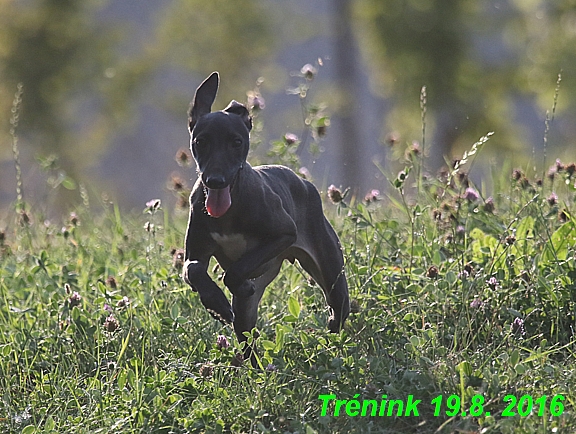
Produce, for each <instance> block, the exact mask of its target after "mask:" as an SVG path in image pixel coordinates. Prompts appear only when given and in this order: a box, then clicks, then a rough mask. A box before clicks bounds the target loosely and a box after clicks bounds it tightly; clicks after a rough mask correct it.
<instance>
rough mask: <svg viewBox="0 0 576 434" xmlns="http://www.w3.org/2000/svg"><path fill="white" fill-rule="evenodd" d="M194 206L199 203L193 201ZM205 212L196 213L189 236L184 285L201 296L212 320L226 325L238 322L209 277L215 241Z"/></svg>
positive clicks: (187, 238) (226, 301)
mask: <svg viewBox="0 0 576 434" xmlns="http://www.w3.org/2000/svg"><path fill="white" fill-rule="evenodd" d="M193 203H195V202H194V201H193ZM203 218H204V216H203V212H202V209H200V210H198V209H196V210H194V209H193V210H192V211H191V213H190V219H189V221H188V230H187V232H186V241H185V245H186V252H185V256H184V257H185V259H186V261H185V263H184V268H183V270H182V277H183V278H184V281H185V282H186V283H187V284H188V285H190V286H191V287H192V289H194V290H195V291H196V292H198V294H199V295H200V301H201V302H202V304H203V305H204V307H206V309H207V310H208V312H210V314H212V316H213V317H214V318H216V319H218V320H220V321H222V322H224V323H232V322H234V313H233V312H232V306H230V302H229V301H228V299H227V298H226V296H225V295H224V293H223V292H222V290H221V289H220V287H219V286H218V285H217V284H216V282H214V281H213V280H212V279H211V278H210V276H209V275H208V272H207V270H208V263H209V262H210V258H211V257H212V255H213V253H214V246H213V240H211V239H210V238H209V237H207V236H206V234H207V233H208V230H207V229H206V227H205V224H204V223H203Z"/></svg>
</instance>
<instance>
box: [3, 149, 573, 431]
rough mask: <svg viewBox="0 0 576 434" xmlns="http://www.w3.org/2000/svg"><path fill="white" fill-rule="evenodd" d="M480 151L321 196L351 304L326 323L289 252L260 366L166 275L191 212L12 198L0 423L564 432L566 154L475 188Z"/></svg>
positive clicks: (568, 332) (270, 297)
mask: <svg viewBox="0 0 576 434" xmlns="http://www.w3.org/2000/svg"><path fill="white" fill-rule="evenodd" d="M481 144H482V141H481V142H479V143H478V144H477V145H475V147H473V148H472V150H471V151H470V152H469V153H468V155H465V156H464V157H465V158H463V160H462V161H461V162H460V163H458V164H457V165H456V167H455V168H454V170H453V171H452V172H447V173H446V174H444V176H443V177H440V178H439V179H428V178H426V177H423V176H420V171H419V170H418V156H417V155H416V154H417V153H414V155H413V156H412V157H411V158H410V156H409V158H408V163H407V164H406V168H405V169H404V170H403V171H402V172H400V173H399V174H398V177H397V178H396V179H395V180H392V184H393V186H394V187H393V188H392V189H391V192H390V195H389V197H386V198H382V197H380V196H379V195H377V194H376V193H377V192H373V194H372V195H369V196H368V197H366V199H365V200H364V201H362V200H360V201H356V203H355V204H352V205H351V204H350V203H349V201H348V198H345V199H344V201H341V202H338V201H339V197H338V196H339V194H338V193H339V192H338V191H335V190H331V191H332V195H331V197H332V199H333V200H334V201H336V202H338V203H336V204H335V203H330V201H328V200H327V201H326V205H325V207H326V211H327V213H328V215H330V216H331V220H332V221H333V222H334V225H335V227H336V229H337V232H338V233H339V235H340V237H341V240H342V244H343V248H344V254H345V259H346V271H347V276H348V281H349V286H350V292H351V299H352V310H353V313H352V314H351V316H350V318H349V320H348V322H347V324H346V327H345V329H344V331H343V332H342V333H340V334H338V335H331V334H329V333H328V332H327V330H326V321H327V316H328V313H327V310H326V305H325V301H324V299H323V296H322V293H321V291H320V289H319V288H318V287H317V286H315V285H314V283H313V282H311V281H309V280H308V278H307V276H306V275H305V274H304V273H303V271H302V269H301V268H300V267H298V266H292V265H290V264H287V265H286V266H285V267H284V269H283V271H282V272H281V273H280V275H279V277H278V278H277V279H276V280H275V281H274V282H273V284H272V285H270V287H269V288H268V291H267V293H266V294H265V296H264V299H263V301H262V303H261V306H260V319H259V322H258V326H257V329H258V333H257V334H254V335H253V336H254V339H255V345H256V347H257V348H258V354H259V357H260V362H261V364H262V369H252V368H251V367H250V366H249V364H246V363H242V361H241V360H239V358H238V356H237V354H238V353H239V352H240V351H241V350H240V347H239V346H238V344H237V342H236V339H235V337H234V334H233V331H232V329H231V328H230V327H224V326H222V325H220V324H219V323H218V322H216V321H215V320H213V319H212V318H211V317H210V316H209V314H208V313H207V312H206V311H205V309H204V308H203V307H202V306H201V303H200V300H199V298H198V295H197V294H196V293H194V292H192V291H191V290H190V289H189V288H188V287H187V286H186V285H185V284H184V282H183V281H182V279H181V278H180V274H179V273H180V267H181V262H182V261H181V259H182V258H181V255H182V253H181V251H179V250H175V249H178V248H180V247H181V246H182V245H183V238H184V229H185V224H186V216H185V215H183V214H182V213H180V214H178V213H175V212H174V210H172V209H165V208H163V207H161V206H158V205H159V204H158V203H150V204H149V205H148V208H147V212H146V213H144V214H142V215H140V216H138V215H136V216H134V215H132V216H128V215H122V214H121V213H120V212H119V211H118V209H117V208H116V207H115V206H114V205H112V204H108V205H98V206H94V205H92V206H91V205H89V204H88V203H87V202H86V201H85V203H84V205H83V206H80V207H78V209H76V211H75V213H74V214H72V215H67V216H63V217H62V218H61V219H60V220H59V221H56V220H52V221H51V222H44V218H43V217H42V216H41V215H40V214H39V213H34V212H30V211H24V210H20V211H19V208H18V205H17V206H16V212H14V213H13V215H12V216H11V217H9V218H8V220H7V221H6V227H5V228H4V229H3V230H2V232H0V297H1V301H0V328H1V330H2V333H1V334H0V393H1V397H0V432H3V433H23V434H32V433H40V432H41V433H185V432H234V433H236V432H246V433H248V432H258V433H260V432H263V433H265V432H280V433H286V432H289V433H295V432H298V433H316V432H318V433H334V432H339V433H344V432H353V433H360V432H373V433H399V432H402V433H404V432H405V433H412V432H421V433H434V432H441V433H448V432H450V433H451V432H458V433H476V432H478V433H479V432H482V433H535V432H559V433H567V432H574V431H576V414H575V413H574V405H573V404H574V399H576V395H575V392H574V391H575V390H576V373H575V372H576V371H575V370H574V362H575V360H574V338H573V333H574V326H575V316H576V313H575V309H576V303H575V302H576V255H575V246H576V230H575V223H576V219H575V218H574V217H573V215H574V208H575V207H574V197H575V194H574V191H575V189H574V181H575V180H576V173H575V172H576V166H575V165H574V164H562V163H560V162H557V163H556V164H555V165H553V166H552V169H551V171H550V172H548V173H544V174H540V176H536V175H533V174H531V175H528V176H527V175H525V174H524V173H523V172H522V171H520V170H516V171H512V170H509V171H504V173H503V174H502V168H501V167H499V168H497V169H496V170H498V171H500V172H499V174H494V175H493V177H492V181H493V184H494V187H493V191H492V192H491V193H490V195H491V197H486V196H485V195H484V194H483V193H484V192H483V191H481V190H482V189H481V188H477V187H476V186H474V185H472V184H471V183H469V181H468V179H467V177H466V176H465V173H466V171H467V170H468V169H469V167H470V164H471V163H472V162H473V160H472V159H473V154H474V153H475V152H476V151H477V150H478V148H479V147H480V145H481ZM412 160H413V163H412V162H411V161H412ZM411 169H412V170H411ZM410 170H411V171H410ZM408 186H410V188H408ZM415 186H416V187H415ZM324 195H325V194H324ZM325 196H326V195H325ZM143 207H144V204H143ZM219 273H220V270H218V269H216V268H215V269H214V275H215V276H218V274H219ZM386 400H388V404H387V405H388V407H386V406H384V402H385V401H386ZM391 400H395V402H391ZM399 401H402V403H403V406H404V407H403V409H400V405H401V404H400V402H399ZM376 410H377V411H376ZM323 413H325V415H322V414H323Z"/></svg>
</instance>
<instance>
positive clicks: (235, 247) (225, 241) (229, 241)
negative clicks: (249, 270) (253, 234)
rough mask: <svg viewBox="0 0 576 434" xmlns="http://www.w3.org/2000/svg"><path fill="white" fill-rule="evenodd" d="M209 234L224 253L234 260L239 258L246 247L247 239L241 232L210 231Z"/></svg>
mask: <svg viewBox="0 0 576 434" xmlns="http://www.w3.org/2000/svg"><path fill="white" fill-rule="evenodd" d="M210 236H211V237H212V239H213V240H214V241H216V244H218V245H219V246H220V248H221V249H222V251H223V252H224V254H225V255H226V256H227V257H228V258H230V259H231V260H232V261H234V262H236V261H237V260H238V259H240V257H241V256H242V255H243V254H244V253H245V252H246V249H247V248H248V240H247V239H246V237H245V236H244V235H242V234H220V233H218V232H210Z"/></svg>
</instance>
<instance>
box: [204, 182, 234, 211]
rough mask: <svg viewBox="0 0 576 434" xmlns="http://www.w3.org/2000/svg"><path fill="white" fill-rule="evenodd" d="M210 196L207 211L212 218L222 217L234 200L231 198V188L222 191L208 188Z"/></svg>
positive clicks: (207, 201) (207, 199) (207, 197)
mask: <svg viewBox="0 0 576 434" xmlns="http://www.w3.org/2000/svg"><path fill="white" fill-rule="evenodd" d="M207 190H208V195H207V196H206V210H207V211H208V214H210V215H211V216H212V217H216V218H218V217H222V216H223V215H224V214H225V213H226V211H228V208H230V205H231V204H232V199H231V198H230V186H228V187H226V188H221V189H213V188H207Z"/></svg>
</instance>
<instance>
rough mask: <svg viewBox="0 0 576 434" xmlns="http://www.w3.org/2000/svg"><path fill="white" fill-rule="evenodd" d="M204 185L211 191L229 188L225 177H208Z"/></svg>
mask: <svg viewBox="0 0 576 434" xmlns="http://www.w3.org/2000/svg"><path fill="white" fill-rule="evenodd" d="M204 185H206V187H208V188H210V189H221V188H224V187H227V186H228V183H227V182H226V179H225V178H224V177H223V176H219V175H212V176H207V177H206V180H205V181H204Z"/></svg>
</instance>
